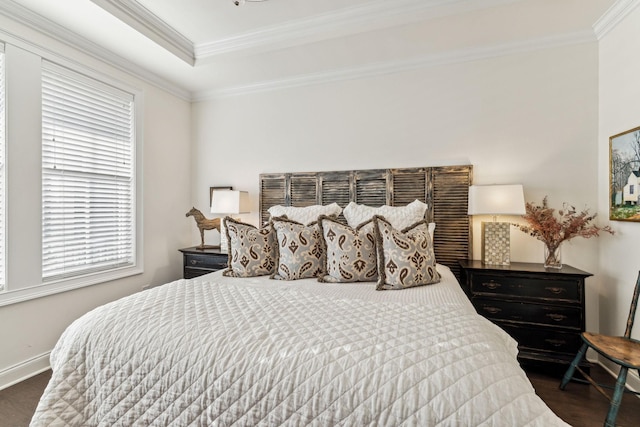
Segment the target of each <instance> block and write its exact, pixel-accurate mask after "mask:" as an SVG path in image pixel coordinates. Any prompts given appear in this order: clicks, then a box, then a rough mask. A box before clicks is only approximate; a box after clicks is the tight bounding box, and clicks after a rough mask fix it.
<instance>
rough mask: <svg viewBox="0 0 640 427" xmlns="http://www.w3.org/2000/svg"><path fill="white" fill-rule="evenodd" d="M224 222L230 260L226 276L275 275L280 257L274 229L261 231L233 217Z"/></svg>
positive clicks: (267, 228)
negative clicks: (277, 257)
mask: <svg viewBox="0 0 640 427" xmlns="http://www.w3.org/2000/svg"><path fill="white" fill-rule="evenodd" d="M223 221H224V228H225V231H226V233H227V241H228V242H229V261H228V268H227V269H226V270H225V271H224V272H223V273H222V274H223V275H225V276H230V277H255V276H266V275H268V274H273V272H274V271H275V267H276V256H277V253H276V250H277V248H276V233H275V231H274V230H273V229H272V228H271V227H266V228H262V229H257V228H256V227H254V226H253V225H251V224H245V223H242V222H240V221H236V220H235V219H233V218H230V217H226V218H224V219H223Z"/></svg>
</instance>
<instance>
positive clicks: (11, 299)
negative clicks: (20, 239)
mask: <svg viewBox="0 0 640 427" xmlns="http://www.w3.org/2000/svg"><path fill="white" fill-rule="evenodd" d="M143 272H144V270H143V268H142V267H141V266H133V267H124V268H120V269H117V270H111V271H108V272H100V273H94V274H88V275H86V276H81V277H74V278H70V279H64V280H58V281H56V282H49V283H43V284H41V285H35V286H30V287H28V288H22V289H15V290H8V291H6V292H2V293H0V307H2V306H5V305H11V304H17V303H20V302H24V301H29V300H32V299H36V298H42V297H46V296H49V295H55V294H58V293H61V292H67V291H71V290H74V289H80V288H84V287H86V286H92V285H98V284H100V283H105V282H110V281H113V280H118V279H123V278H125V277H129V276H135V275H137V274H142V273H143Z"/></svg>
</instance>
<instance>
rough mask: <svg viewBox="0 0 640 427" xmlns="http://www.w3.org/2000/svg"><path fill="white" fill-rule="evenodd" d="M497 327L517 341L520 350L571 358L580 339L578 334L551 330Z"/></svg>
mask: <svg viewBox="0 0 640 427" xmlns="http://www.w3.org/2000/svg"><path fill="white" fill-rule="evenodd" d="M497 323H498V325H499V326H500V327H501V328H502V329H504V330H505V331H506V332H507V333H508V334H509V335H511V336H512V337H513V338H514V339H515V340H516V341H518V347H519V348H520V349H521V350H530V351H536V352H546V353H561V354H565V355H567V356H571V358H573V357H574V356H575V355H576V353H577V352H578V350H579V349H580V346H581V345H582V339H581V338H580V333H578V332H564V331H558V330H554V329H551V328H529V327H520V326H515V325H510V324H506V323H502V322H497Z"/></svg>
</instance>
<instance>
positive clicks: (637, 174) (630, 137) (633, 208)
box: [609, 126, 640, 222]
mask: <svg viewBox="0 0 640 427" xmlns="http://www.w3.org/2000/svg"><path fill="white" fill-rule="evenodd" d="M609 219H611V220H615V221H635V222H640V126H639V127H637V128H634V129H631V130H628V131H626V132H622V133H619V134H617V135H613V136H612V137H611V138H609Z"/></svg>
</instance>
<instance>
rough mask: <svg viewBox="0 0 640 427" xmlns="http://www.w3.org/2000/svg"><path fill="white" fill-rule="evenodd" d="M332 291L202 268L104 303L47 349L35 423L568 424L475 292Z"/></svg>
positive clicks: (74, 324) (109, 424)
mask: <svg viewBox="0 0 640 427" xmlns="http://www.w3.org/2000/svg"><path fill="white" fill-rule="evenodd" d="M214 279H215V276H214ZM218 282H219V283H218ZM313 286H318V285H317V284H314V285H313ZM320 286H326V285H323V284H320ZM357 286H369V287H373V286H374V285H373V284H367V285H362V284H360V285H357ZM434 286H438V285H434ZM324 289H330V288H324ZM333 289H347V288H336V287H333ZM359 289H364V288H359ZM401 292H404V291H385V292H377V293H375V291H373V292H372V295H373V294H374V293H375V295H376V296H375V298H380V297H381V296H382V295H383V294H387V295H389V293H401ZM325 293H326V292H325ZM325 293H323V292H317V293H314V292H311V291H309V290H308V289H306V288H305V287H304V286H302V287H300V288H296V287H295V286H281V287H278V286H271V287H269V286H265V287H260V286H255V284H254V285H252V286H247V285H244V284H243V283H242V281H238V279H233V280H229V279H223V278H220V280H217V281H209V279H205V280H198V279H195V280H179V281H177V282H173V283H170V284H167V285H164V286H161V287H158V288H154V289H151V290H148V291H144V292H140V293H138V294H135V295H132V296H130V297H127V298H124V299H122V300H119V301H116V302H113V303H110V304H107V305H105V306H102V307H99V308H97V309H95V310H93V311H92V312H90V313H88V314H87V315H85V316H83V317H82V318H80V319H78V320H77V321H76V322H74V323H73V324H72V325H71V326H70V327H69V328H68V329H67V330H66V331H65V333H64V334H63V336H62V337H61V339H60V341H59V342H58V344H57V346H56V347H55V349H54V351H53V352H52V354H51V362H52V369H53V375H52V378H51V382H50V383H49V385H48V387H47V389H46V390H45V393H44V395H43V397H42V399H41V401H40V404H39V406H38V409H37V411H36V413H35V415H34V418H33V420H32V423H31V425H32V426H57V425H60V426H67V425H69V426H167V425H175V426H209V425H215V426H257V425H263V426H276V425H289V426H302V425H313V426H333V425H344V426H400V425H406V426H508V427H514V426H544V427H548V426H556V425H566V424H564V423H563V422H562V421H561V420H560V419H559V418H557V417H556V416H555V415H554V414H553V413H552V412H551V411H550V410H549V408H548V407H547V406H546V405H545V404H544V403H543V402H542V400H540V399H539V398H538V396H536V395H535V393H534V390H533V388H532V386H531V384H530V383H529V381H528V380H527V378H526V376H525V375H524V372H523V371H522V370H521V369H520V368H519V366H518V364H517V362H516V359H515V346H514V342H513V340H511V339H510V338H509V337H508V336H507V335H506V334H504V333H503V332H502V331H501V330H499V329H498V328H497V327H495V326H493V325H492V324H490V323H489V322H488V321H486V320H484V319H483V318H481V317H480V316H478V315H477V314H475V313H474V312H473V311H472V310H470V309H469V306H468V304H463V303H460V304H457V303H441V302H440V303H434V304H427V303H404V302H393V301H372V300H369V301H367V300H366V299H362V298H351V297H345V296H344V295H341V294H340V293H339V292H338V293H337V294H335V295H329V294H330V293H329V294H325ZM408 295H410V294H408ZM375 298H373V299H375ZM454 300H455V298H454Z"/></svg>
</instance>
